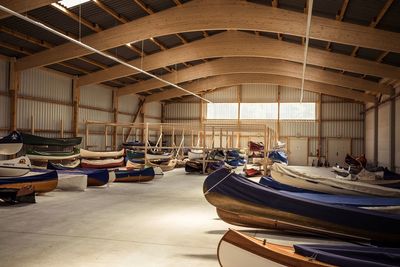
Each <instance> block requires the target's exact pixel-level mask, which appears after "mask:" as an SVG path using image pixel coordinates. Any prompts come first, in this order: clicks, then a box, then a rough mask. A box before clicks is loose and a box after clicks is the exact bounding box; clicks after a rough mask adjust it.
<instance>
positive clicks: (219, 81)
mask: <svg viewBox="0 0 400 267" xmlns="http://www.w3.org/2000/svg"><path fill="white" fill-rule="evenodd" d="M243 83H269V84H277V85H281V86H288V87H293V88H300V87H301V79H298V78H292V77H287V76H281V75H270V74H260V73H242V74H226V75H219V76H213V77H210V78H205V79H201V80H199V81H197V82H193V83H190V84H187V85H185V89H187V90H189V91H191V92H193V93H199V92H202V91H205V90H208V89H214V88H220V87H226V86H234V85H240V84H243ZM304 89H305V90H308V91H311V92H316V93H323V94H327V95H332V96H339V97H343V98H349V99H353V100H354V99H357V100H358V101H362V102H374V101H375V99H376V98H375V97H374V96H372V95H369V94H364V93H360V92H357V91H353V90H349V89H346V88H343V87H340V86H335V85H328V84H324V83H318V82H312V81H305V84H304ZM187 94H188V93H186V92H184V91H182V90H178V89H171V90H168V91H165V92H162V93H157V94H153V95H151V96H148V97H147V98H146V101H147V102H153V101H162V100H166V99H170V98H173V97H179V96H184V95H187Z"/></svg>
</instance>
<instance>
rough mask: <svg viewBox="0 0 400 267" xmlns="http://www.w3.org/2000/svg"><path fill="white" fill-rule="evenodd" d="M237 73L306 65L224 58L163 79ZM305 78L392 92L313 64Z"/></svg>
mask: <svg viewBox="0 0 400 267" xmlns="http://www.w3.org/2000/svg"><path fill="white" fill-rule="evenodd" d="M234 73H264V74H272V75H285V76H288V77H293V78H301V77H302V65H301V64H299V63H294V62H289V61H284V60H277V59H269V58H253V57H246V58H242V57H238V58H221V59H217V60H213V61H210V62H207V63H204V64H199V65H196V66H194V67H191V68H187V69H183V70H179V71H178V72H177V73H171V74H165V75H163V76H161V78H162V79H164V80H167V81H170V82H174V83H183V82H188V81H191V80H198V79H202V78H206V77H209V76H216V75H224V74H234ZM305 79H306V80H310V81H315V82H321V83H326V84H331V85H337V86H341V87H346V88H350V89H357V90H361V91H370V92H373V93H377V94H387V95H389V94H390V93H391V87H390V86H387V85H382V84H379V83H376V82H371V81H366V80H363V79H359V78H354V77H350V76H344V75H341V74H339V73H334V72H330V71H324V70H321V69H318V68H315V67H310V66H308V67H307V70H306V76H305ZM164 86H165V84H164V83H163V82H160V81H158V80H156V79H149V80H146V81H142V82H139V83H136V84H133V85H128V86H126V87H123V88H120V89H119V90H118V95H126V94H136V93H140V92H145V91H148V90H153V89H156V88H161V87H164Z"/></svg>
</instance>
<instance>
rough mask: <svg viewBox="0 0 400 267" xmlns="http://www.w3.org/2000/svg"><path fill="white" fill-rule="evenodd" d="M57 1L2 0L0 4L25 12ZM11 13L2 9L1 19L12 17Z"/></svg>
mask: <svg viewBox="0 0 400 267" xmlns="http://www.w3.org/2000/svg"><path fill="white" fill-rule="evenodd" d="M55 2H57V1H56V0H23V1H22V0H18V1H16V0H1V1H0V5H2V6H5V7H7V8H9V9H11V10H13V11H15V12H18V13H25V12H27V11H30V10H33V9H36V8H40V7H44V6H48V5H50V4H52V3H55ZM10 16H11V15H10V14H8V13H6V12H3V11H0V19H4V18H7V17H10Z"/></svg>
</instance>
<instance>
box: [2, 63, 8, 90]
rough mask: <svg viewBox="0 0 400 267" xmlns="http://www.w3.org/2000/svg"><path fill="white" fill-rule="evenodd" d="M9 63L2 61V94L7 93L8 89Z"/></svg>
mask: <svg viewBox="0 0 400 267" xmlns="http://www.w3.org/2000/svg"><path fill="white" fill-rule="evenodd" d="M8 68H9V65H8V62H7V61H5V60H1V59H0V92H5V91H7V88H8Z"/></svg>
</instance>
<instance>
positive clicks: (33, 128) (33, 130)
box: [31, 115, 35, 134]
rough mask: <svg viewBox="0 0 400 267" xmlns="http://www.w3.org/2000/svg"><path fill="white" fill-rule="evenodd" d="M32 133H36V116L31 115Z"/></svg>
mask: <svg viewBox="0 0 400 267" xmlns="http://www.w3.org/2000/svg"><path fill="white" fill-rule="evenodd" d="M31 134H35V117H34V116H33V115H31Z"/></svg>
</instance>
